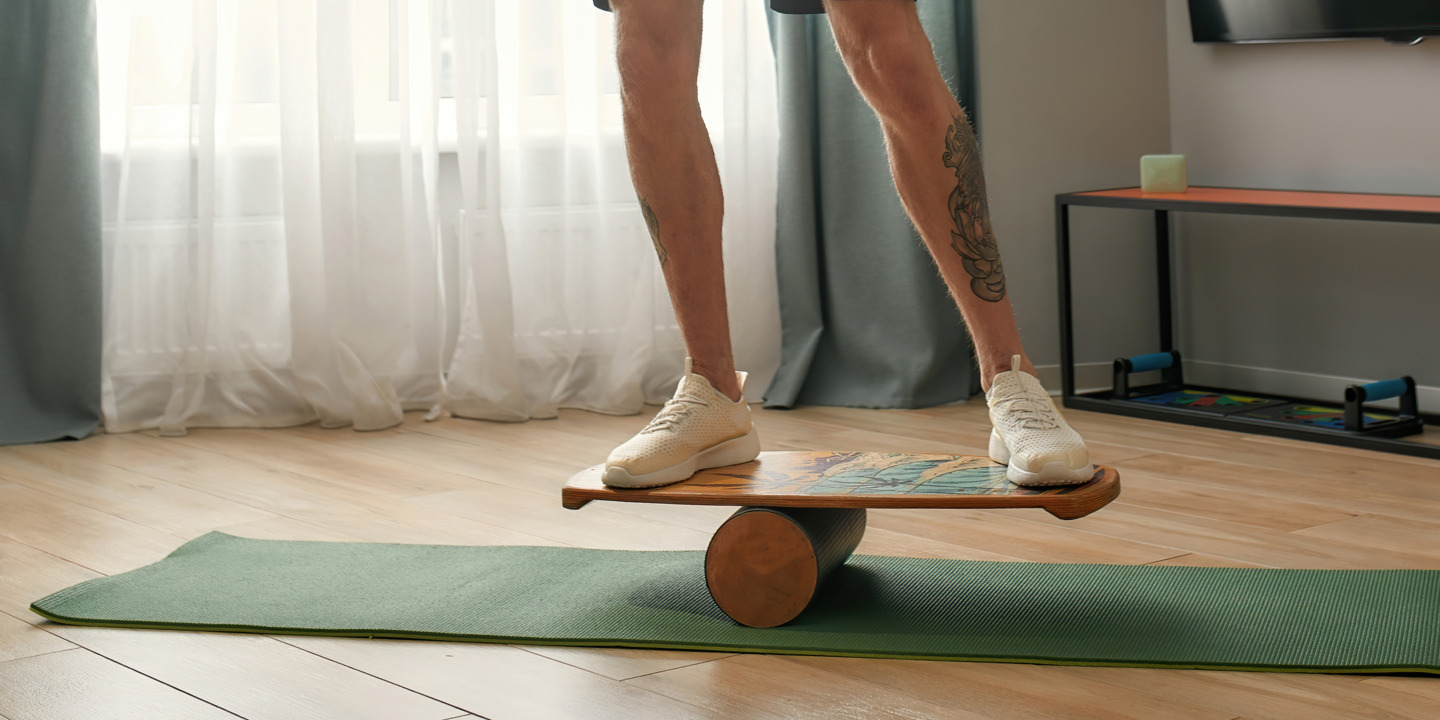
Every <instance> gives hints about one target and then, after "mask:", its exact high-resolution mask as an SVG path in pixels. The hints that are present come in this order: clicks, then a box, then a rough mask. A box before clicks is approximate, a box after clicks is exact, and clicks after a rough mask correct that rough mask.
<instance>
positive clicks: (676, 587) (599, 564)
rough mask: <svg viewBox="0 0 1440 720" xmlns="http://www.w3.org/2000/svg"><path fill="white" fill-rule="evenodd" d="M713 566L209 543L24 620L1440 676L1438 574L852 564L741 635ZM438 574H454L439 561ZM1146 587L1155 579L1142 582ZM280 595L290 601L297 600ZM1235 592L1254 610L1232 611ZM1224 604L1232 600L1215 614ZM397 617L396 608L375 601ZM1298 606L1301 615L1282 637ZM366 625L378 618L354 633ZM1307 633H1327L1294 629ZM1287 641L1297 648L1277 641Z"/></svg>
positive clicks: (37, 608) (551, 551) (642, 557)
mask: <svg viewBox="0 0 1440 720" xmlns="http://www.w3.org/2000/svg"><path fill="white" fill-rule="evenodd" d="M701 556H702V553H700V552H699V551H618V550H588V549H578V548H554V547H523V546H493V547H465V546H435V545H388V544H371V543H328V542H311V541H273V540H251V539H247V538H238V537H234V536H230V535H226V534H224V533H211V534H209V535H206V536H203V537H201V538H197V539H196V540H193V541H191V542H190V543H187V544H186V545H183V546H181V547H180V548H179V549H177V550H176V551H175V552H173V553H171V555H170V556H167V557H166V558H165V559H164V560H161V561H159V562H157V563H154V564H152V565H148V566H145V567H142V568H139V569H137V570H133V571H130V572H128V573H123V574H120V575H115V576H111V577H102V578H94V579H92V580H87V581H85V582H83V583H80V584H77V585H75V586H72V587H70V588H66V589H64V590H61V591H58V592H56V593H53V594H51V595H50V596H48V597H46V598H42V599H40V600H37V601H36V602H35V603H33V604H32V605H31V610H32V611H34V612H35V613H37V614H39V615H40V616H42V617H44V618H46V619H48V620H51V621H54V622H59V623H66V624H73V625H91V626H98V627H112V628H130V629H155V630H184V631H212V632H243V633H260V634H279V635H321V636H336V637H366V638H392V639H410V640H449V641H465V642H489V643H504V644H517V645H561V646H582V647H585V646H591V647H633V648H650V649H676V650H704V651H729V652H760V653H772V654H785V655H830V656H840V657H862V658H888V659H914V660H956V661H974V662H1018V663H1031V664H1045V665H1103V666H1117V667H1158V668H1175V669H1214V670H1252V671H1272V672H1308V673H1363V674H1376V673H1418V674H1440V635H1437V631H1440V620H1437V616H1440V599H1437V598H1440V572H1437V571H1427V570H1385V571H1376V570H1254V569H1238V568H1187V567H1175V566H1110V565H1083V564H1050V563H1022V562H1016V563H995V562H988V561H966V560H936V559H920V558H886V557H879V556H856V557H855V558H853V559H852V560H851V563H850V565H849V566H847V567H846V568H842V570H841V571H839V574H838V575H837V577H836V578H835V579H834V581H832V582H831V583H828V584H827V586H826V587H825V588H823V589H822V597H821V598H820V600H818V601H817V603H816V605H815V606H814V607H813V608H812V609H811V610H809V611H807V612H806V613H804V614H802V615H801V617H800V618H798V619H797V620H796V621H795V622H793V623H791V624H790V625H787V626H783V627H781V628H775V629H770V630H760V629H754V628H744V627H741V626H738V625H735V624H734V623H733V622H731V621H729V619H728V618H725V617H724V616H723V615H722V614H720V612H719V609H718V608H716V607H714V604H713V601H711V600H710V599H709V597H708V595H707V594H706V593H705V589H704V578H703V558H702V557H701ZM441 561H444V563H445V564H443V565H437V564H436V563H438V562H441ZM482 576H483V579H482ZM1137 578H1149V581H1148V584H1147V583H1146V582H1141V583H1137V582H1135V580H1136V579H1137ZM1297 581H1299V582H1298V584H1297ZM1237 582H1238V583H1239V584H1238V585H1236V583H1237ZM1247 582H1248V583H1249V585H1247V584H1246V583H1247ZM1317 582H1318V583H1319V584H1318V585H1317V584H1316V583H1317ZM307 583H308V586H306V584H307ZM1187 583H1188V584H1187ZM1327 583H1329V586H1330V587H1333V588H1334V589H1335V592H1336V593H1338V595H1333V596H1332V597H1331V598H1330V601H1329V602H1328V604H1327V602H1317V597H1318V598H1319V599H1320V600H1324V598H1323V597H1321V596H1323V593H1321V594H1320V596H1317V594H1316V588H1322V589H1323V588H1325V587H1327ZM1147 587H1148V589H1147ZM1247 587H1248V588H1252V589H1256V590H1257V591H1276V590H1279V589H1285V588H1287V587H1288V588H1289V589H1291V590H1296V589H1298V590H1301V591H1303V593H1304V595H1303V596H1284V595H1276V596H1274V597H1272V598H1260V599H1259V600H1260V601H1259V602H1255V601H1254V600H1255V599H1254V598H1252V599H1251V600H1250V601H1247V600H1246V599H1245V597H1244V591H1245V590H1246V589H1247ZM1187 589H1188V590H1189V591H1191V592H1189V593H1179V594H1188V595H1189V597H1177V596H1176V595H1177V591H1184V590H1187ZM246 591H253V592H246ZM287 592H288V593H290V594H291V595H292V596H291V597H289V598H287V597H284V596H285V595H286V593H287ZM1237 592H1238V594H1237ZM1237 597H1239V602H1240V605H1241V607H1239V610H1240V611H1243V612H1240V613H1239V615H1238V616H1237V614H1236V613H1237V607H1236V605H1235V603H1236V598H1237ZM1217 600H1219V601H1223V602H1220V604H1218V605H1215V604H1212V603H1213V602H1214V601H1217ZM1085 601H1089V606H1088V607H1084V606H1082V604H1083V603H1084V602H1085ZM1347 601H1349V602H1350V603H1351V604H1349V605H1347V604H1346V603H1347ZM386 603H389V604H390V607H388V608H386V607H382V606H383V605H384V604H386ZM327 605H329V608H328V609H327V607H326V606H327ZM1097 605H1098V607H1097ZM1026 606H1029V607H1026ZM407 607H409V608H413V610H406V608H407ZM1117 608H1121V609H1117ZM1377 610H1378V611H1381V612H1382V613H1383V612H1385V611H1389V612H1391V613H1394V612H1400V613H1402V615H1401V616H1399V617H1392V618H1390V619H1388V620H1387V619H1385V618H1384V617H1376V616H1374V612H1375V611H1377ZM1245 612H1250V613H1251V615H1249V616H1246V615H1245ZM1293 612H1300V613H1303V614H1306V617H1305V618H1302V620H1301V621H1300V622H1290V623H1289V624H1288V625H1286V626H1285V627H1278V628H1277V627H1275V623H1276V622H1277V621H1279V622H1281V623H1282V624H1284V620H1283V618H1284V617H1285V615H1286V614H1287V613H1293ZM1317 612H1319V613H1320V614H1318V615H1317V614H1315V613H1317ZM1326 613H1329V614H1326ZM521 615H523V616H525V617H518V616H521ZM1027 615H1028V616H1029V617H1027ZM337 616H338V619H337ZM367 616H370V622H369V623H364V624H362V623H359V622H357V621H355V620H354V619H358V618H365V617H367ZM327 618H330V620H328V621H327ZM387 618H389V620H388V621H387ZM1367 618H1368V620H1367ZM261 619H269V620H271V621H277V620H278V621H280V622H269V623H267V622H262V621H260V620H261ZM297 620H304V622H299V621H297ZM347 622H348V623H349V624H348V625H347V624H346V623H347ZM456 623H459V625H458V626H457V625H456ZM1247 623H1248V624H1247ZM1222 625H1224V626H1228V627H1221V626H1222ZM402 626H403V627H402ZM1387 627H1388V628H1389V629H1388V630H1386V628H1387ZM1298 628H1311V629H1313V630H1315V632H1314V633H1312V634H1309V635H1301V636H1298V637H1296V636H1292V635H1287V633H1289V632H1290V631H1294V630H1296V629H1298ZM1287 638H1289V643H1288V644H1289V647H1281V645H1285V644H1286V643H1285V642H1284V641H1286V639H1287ZM1407 641H1408V643H1407ZM1267 644H1268V645H1270V646H1269V647H1264V646H1265V645H1267ZM1371 644H1374V645H1376V646H1377V647H1372V646H1371ZM1378 646H1385V647H1378ZM1327 648H1328V649H1327Z"/></svg>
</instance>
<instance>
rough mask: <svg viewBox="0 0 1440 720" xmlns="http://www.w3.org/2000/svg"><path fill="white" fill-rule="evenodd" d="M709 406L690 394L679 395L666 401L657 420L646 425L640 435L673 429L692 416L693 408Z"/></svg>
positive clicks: (656, 417)
mask: <svg viewBox="0 0 1440 720" xmlns="http://www.w3.org/2000/svg"><path fill="white" fill-rule="evenodd" d="M709 404H710V403H707V402H705V401H704V400H702V399H701V398H699V397H697V396H695V395H691V394H690V393H683V392H682V393H679V394H677V395H676V396H675V397H673V398H670V399H669V400H666V401H665V406H664V407H662V408H660V412H659V413H658V414H656V415H655V419H654V420H651V421H650V424H649V425H646V426H645V429H644V430H641V431H640V433H641V434H644V433H652V432H656V431H659V430H665V429H667V428H672V427H674V426H676V425H678V424H679V423H680V421H681V420H684V419H685V417H686V416H688V415H689V414H690V408H691V407H706V406H708V405H709Z"/></svg>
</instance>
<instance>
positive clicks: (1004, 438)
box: [985, 355, 1095, 487]
mask: <svg viewBox="0 0 1440 720" xmlns="http://www.w3.org/2000/svg"><path fill="white" fill-rule="evenodd" d="M985 402H986V403H988V404H989V405H990V422H991V424H992V425H994V428H993V429H992V430H991V431H990V459H991V460H994V461H995V462H998V463H1002V464H1005V465H1009V466H1010V469H1009V470H1008V471H1006V473H1005V474H1006V476H1007V477H1008V478H1009V479H1010V482H1013V483H1015V484H1016V485H1026V486H1031V487H1034V486H1043V485H1075V484H1078V483H1083V482H1089V480H1090V479H1091V478H1092V477H1094V475H1095V466H1094V465H1091V464H1090V451H1089V450H1088V449H1086V447H1085V441H1083V440H1081V439H1080V433H1077V432H1075V431H1074V430H1072V429H1071V428H1070V426H1069V425H1067V424H1065V418H1063V417H1061V415H1060V411H1059V410H1058V409H1056V407H1055V403H1054V402H1052V401H1051V400H1050V395H1049V393H1047V392H1045V388H1044V387H1042V386H1041V385H1040V381H1039V380H1037V379H1036V378H1035V376H1034V375H1031V374H1030V373H1027V372H1023V371H1022V370H1020V356H1019V355H1015V356H1013V357H1011V358H1010V370H1008V371H1006V372H1002V373H999V374H997V375H996V376H995V380H994V382H992V383H991V384H990V391H989V392H987V393H985Z"/></svg>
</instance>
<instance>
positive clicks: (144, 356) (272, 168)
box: [99, 0, 779, 434]
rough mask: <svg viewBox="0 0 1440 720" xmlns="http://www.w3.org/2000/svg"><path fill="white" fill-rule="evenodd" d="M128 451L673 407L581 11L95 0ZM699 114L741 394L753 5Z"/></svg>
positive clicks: (675, 360)
mask: <svg viewBox="0 0 1440 720" xmlns="http://www.w3.org/2000/svg"><path fill="white" fill-rule="evenodd" d="M99 10H100V25H99V27H100V52H101V93H102V110H101V113H102V126H103V137H102V144H103V148H104V178H105V211H106V223H105V249H106V254H105V279H106V295H107V302H106V318H105V327H106V338H105V369H104V388H105V398H104V400H105V415H106V425H107V429H109V430H110V431H112V432H120V431H128V430H136V429H141V428H159V429H160V430H161V432H162V433H167V434H180V433H183V432H184V431H185V429H186V428H189V427H197V426H277V425H287V424H296V423H302V422H308V421H311V420H315V419H319V420H320V421H321V422H322V423H323V424H324V425H326V426H343V425H354V426H355V427H356V428H357V429H378V428H383V427H388V426H391V425H394V424H396V423H398V422H399V421H400V417H401V413H402V412H403V411H404V410H407V409H435V410H441V409H443V410H449V411H450V412H453V413H455V414H457V415H461V416H465V417H474V418H483V419H492V420H524V419H527V418H532V417H546V416H552V415H553V414H554V413H555V411H556V409H558V408H562V407H579V408H587V409H591V410H596V411H600V412H613V413H626V412H635V411H638V410H639V409H640V406H641V404H642V402H644V401H647V400H648V401H650V402H656V401H659V400H661V399H663V398H664V397H666V396H668V394H669V392H670V389H671V386H672V385H673V382H674V381H675V379H676V378H677V377H678V374H679V370H680V363H681V358H682V356H683V353H684V350H683V344H682V342H681V340H680V336H679V332H678V329H677V328H676V326H675V322H674V316H673V313H672V312H671V310H670V307H669V302H668V299H667V295H666V293H665V288H664V283H663V279H662V278H661V276H660V273H659V268H658V265H657V263H656V261H655V259H654V257H653V251H652V250H651V244H650V241H649V238H648V235H647V234H646V230H645V226H644V222H643V220H642V219H641V216H640V213H639V210H638V208H637V205H636V201H635V197H634V192H633V189H632V188H631V186H630V182H629V171H628V168H627V167H626V161H625V153H624V141H623V135H622V133H621V126H620V105H619V97H618V79H617V77H616V74H615V67H614V59H613V57H614V49H613V35H614V31H613V26H612V19H611V16H610V15H609V14H607V13H602V12H599V11H596V10H594V9H593V7H592V6H591V5H590V4H589V3H588V2H586V0H549V1H544V0H540V1H537V0H525V2H519V1H517V0H486V1H481V0H451V1H450V2H444V1H442V0H429V1H427V0H309V1H296V0H228V1H226V0H101V2H100V3H99ZM705 22H706V28H705V45H704V49H703V59H702V69H701V75H702V78H701V92H702V107H703V110H704V113H705V117H706V121H707V123H709V125H710V129H711V134H712V136H713V140H714V144H715V148H716V153H717V156H718V159H719V162H720V167H721V173H722V179H723V182H724V184H725V187H726V190H727V197H726V207H727V215H728V217H727V220H726V227H725V245H726V263H727V266H726V274H727V279H728V280H729V283H730V297H731V315H732V318H733V320H732V324H733V326H734V327H733V330H732V334H733V335H734V337H735V344H736V354H737V362H738V364H739V365H740V366H741V367H742V368H745V369H749V370H751V371H752V375H753V376H754V379H753V380H752V382H751V384H750V391H751V394H752V395H755V394H758V392H759V391H760V390H763V388H764V387H765V385H766V384H767V383H768V381H769V378H770V376H771V375H772V374H773V372H774V368H775V366H776V365H777V364H778V355H779V351H778V345H779V329H778V328H779V322H778V313H777V305H776V293H775V280H774V264H773V237H774V198H775V194H774V190H775V152H774V150H775V141H776V120H775V98H774V92H775V86H774V73H773V64H772V59H771V57H772V56H771V51H770V45H769V41H768V36H767V29H766V23H765V18H764V10H763V5H762V4H759V3H755V2H752V1H750V0H724V1H723V2H721V1H717V0H711V1H710V2H707V3H706V14H705Z"/></svg>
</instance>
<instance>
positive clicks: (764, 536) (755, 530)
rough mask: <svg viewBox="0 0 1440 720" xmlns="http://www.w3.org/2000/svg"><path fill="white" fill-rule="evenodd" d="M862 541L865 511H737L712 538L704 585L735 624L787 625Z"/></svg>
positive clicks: (753, 625) (758, 508)
mask: <svg viewBox="0 0 1440 720" xmlns="http://www.w3.org/2000/svg"><path fill="white" fill-rule="evenodd" d="M864 535H865V510H864V508H774V507H744V508H740V509H739V510H737V511H736V512H735V514H734V515H731V516H730V518H729V519H728V520H726V521H725V523H724V524H723V525H721V526H720V529H718V530H716V531H715V536H714V537H713V538H711V539H710V547H709V548H708V549H707V550H706V551H705V583H706V584H707V585H708V586H709V588H710V596H711V597H713V598H714V599H715V604H717V605H719V606H720V609H721V610H723V611H724V612H725V614H726V615H729V616H730V617H731V619H733V620H735V622H738V623H740V624H742V625H749V626H750V627H758V628H768V627H776V626H778V625H784V624H785V623H787V622H790V621H791V620H794V619H795V617H796V616H798V615H799V614H800V613H801V612H802V611H804V610H805V608H806V606H808V605H809V604H810V601H811V600H812V599H813V598H814V597H815V592H816V590H817V589H819V587H820V584H821V583H823V582H824V581H825V578H826V577H827V576H828V575H829V574H830V573H831V572H832V571H834V570H835V568H838V567H840V566H841V565H842V564H844V563H845V561H846V560H847V559H848V558H849V557H850V553H852V552H855V546H857V545H859V544H860V538H861V537H863V536H864Z"/></svg>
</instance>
